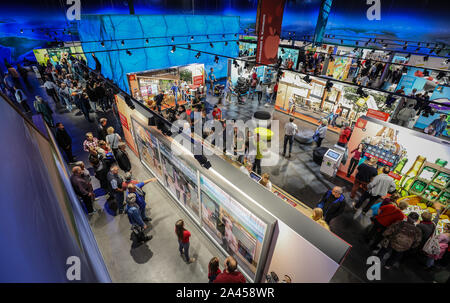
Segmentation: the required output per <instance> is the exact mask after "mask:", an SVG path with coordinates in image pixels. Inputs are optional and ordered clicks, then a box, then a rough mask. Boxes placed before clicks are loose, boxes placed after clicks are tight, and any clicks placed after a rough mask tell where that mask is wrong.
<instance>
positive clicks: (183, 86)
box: [180, 80, 187, 101]
mask: <svg viewBox="0 0 450 303" xmlns="http://www.w3.org/2000/svg"><path fill="white" fill-rule="evenodd" d="M180 87H181V98H182V99H183V100H184V101H186V90H187V82H186V81H184V80H183V81H181V84H180Z"/></svg>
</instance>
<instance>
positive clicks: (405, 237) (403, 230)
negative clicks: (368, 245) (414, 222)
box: [391, 221, 415, 251]
mask: <svg viewBox="0 0 450 303" xmlns="http://www.w3.org/2000/svg"><path fill="white" fill-rule="evenodd" d="M414 228H415V227H414V226H412V227H411V226H409V225H408V223H406V222H405V221H403V222H401V227H400V230H399V232H398V233H396V234H395V235H393V237H392V238H391V244H392V241H394V242H395V246H397V247H398V248H402V250H403V251H406V250H408V249H410V248H411V247H412V245H413V243H414V239H415V230H414ZM397 250H398V249H397ZM399 251H400V250H399Z"/></svg>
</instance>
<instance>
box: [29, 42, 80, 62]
mask: <svg viewBox="0 0 450 303" xmlns="http://www.w3.org/2000/svg"><path fill="white" fill-rule="evenodd" d="M33 53H34V56H35V57H36V61H37V62H38V64H39V65H42V64H44V65H47V62H48V61H49V60H50V62H51V63H52V64H53V65H56V63H59V62H60V61H61V59H62V58H65V59H67V60H68V59H69V55H72V54H75V55H73V56H74V57H76V58H78V59H83V60H84V61H86V56H85V55H84V54H83V48H82V47H81V45H79V44H78V45H76V44H74V43H70V46H69V45H67V46H64V47H54V48H41V49H33Z"/></svg>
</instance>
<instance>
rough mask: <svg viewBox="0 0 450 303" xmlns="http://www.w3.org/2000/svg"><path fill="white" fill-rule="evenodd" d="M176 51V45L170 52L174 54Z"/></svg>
mask: <svg viewBox="0 0 450 303" xmlns="http://www.w3.org/2000/svg"><path fill="white" fill-rule="evenodd" d="M176 50H177V48H176V47H175V45H172V49H171V50H170V52H171V53H172V54H173V53H174V52H175V51H176Z"/></svg>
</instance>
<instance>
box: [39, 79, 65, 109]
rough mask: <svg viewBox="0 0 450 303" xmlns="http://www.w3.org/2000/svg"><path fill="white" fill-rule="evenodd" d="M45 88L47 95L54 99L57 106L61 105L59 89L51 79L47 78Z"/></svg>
mask: <svg viewBox="0 0 450 303" xmlns="http://www.w3.org/2000/svg"><path fill="white" fill-rule="evenodd" d="M43 87H44V88H45V91H46V92H47V95H48V96H49V97H51V98H52V99H53V102H55V104H61V101H60V100H59V97H58V93H57V92H58V90H59V88H58V86H57V85H56V84H55V83H54V82H52V81H50V78H49V77H45V82H44V85H43Z"/></svg>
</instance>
